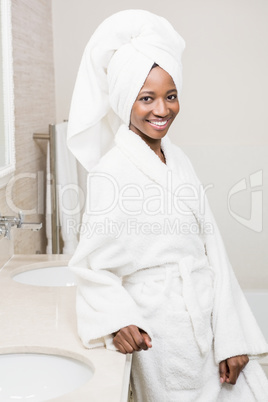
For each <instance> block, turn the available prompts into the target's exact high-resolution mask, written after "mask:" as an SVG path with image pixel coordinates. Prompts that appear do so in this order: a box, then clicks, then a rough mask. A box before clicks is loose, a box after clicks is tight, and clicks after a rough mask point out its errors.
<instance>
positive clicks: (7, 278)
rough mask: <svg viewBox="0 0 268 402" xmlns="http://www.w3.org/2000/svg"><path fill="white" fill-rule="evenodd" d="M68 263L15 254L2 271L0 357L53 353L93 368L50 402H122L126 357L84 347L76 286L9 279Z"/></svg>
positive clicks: (51, 257) (127, 370)
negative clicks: (82, 380) (77, 384)
mask: <svg viewBox="0 0 268 402" xmlns="http://www.w3.org/2000/svg"><path fill="white" fill-rule="evenodd" d="M67 262H68V259H67V258H66V256H64V255H14V256H13V257H12V258H11V259H10V260H9V261H8V262H7V263H6V264H5V265H4V266H3V268H2V269H1V270H0V297H1V303H0V328H1V342H0V354H5V353H24V352H28V353H47V354H56V355H61V356H67V357H72V358H77V359H79V360H81V361H83V362H85V363H89V364H90V365H93V367H94V370H95V371H94V375H93V377H92V378H91V379H90V380H89V381H88V382H87V383H86V384H84V385H83V386H82V387H80V388H78V389H77V390H75V391H73V392H71V393H69V394H66V395H63V396H61V397H58V398H56V399H53V401H58V402H63V401H64V402H74V401H75V402H76V401H79V402H83V401H93V402H105V401H109V402H123V401H124V402H126V401H127V393H128V381H129V374H130V364H131V362H130V357H129V355H123V354H120V353H119V352H113V351H109V350H107V349H105V348H96V349H90V350H88V349H86V348H84V347H83V345H82V344H81V342H80V339H79V337H78V336H77V331H76V315H75V293H76V287H75V286H72V287H39V286H31V285H24V284H20V283H17V282H15V281H14V280H13V279H12V277H13V276H14V275H15V274H17V273H19V272H23V271H26V270H30V269H34V268H38V267H41V266H42V267H43V266H51V265H66V264H67Z"/></svg>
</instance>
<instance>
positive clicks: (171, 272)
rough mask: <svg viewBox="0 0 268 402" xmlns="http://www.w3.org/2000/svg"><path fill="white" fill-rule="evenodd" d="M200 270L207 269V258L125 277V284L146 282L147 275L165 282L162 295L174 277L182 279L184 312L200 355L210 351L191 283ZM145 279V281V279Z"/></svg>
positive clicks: (160, 267)
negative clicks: (194, 273) (195, 273)
mask: <svg viewBox="0 0 268 402" xmlns="http://www.w3.org/2000/svg"><path fill="white" fill-rule="evenodd" d="M200 269H206V270H207V269H209V270H211V267H210V266H209V265H208V261H207V258H200V259H196V258H194V257H192V256H187V257H183V258H181V260H180V261H179V264H176V265H175V264H172V266H169V264H167V266H165V267H163V266H159V267H154V268H146V269H142V270H140V271H136V272H135V273H134V274H131V275H129V277H128V278H126V277H125V280H126V281H127V282H132V283H138V282H141V281H143V280H146V281H148V275H150V274H152V272H153V276H152V277H153V278H154V279H163V280H165V288H164V289H165V290H164V293H166V294H168V293H169V289H170V286H172V281H173V278H174V277H181V279H182V297H183V300H184V303H185V307H186V310H187V312H188V314H189V316H190V320H191V324H192V327H193V331H194V335H195V339H196V342H197V345H198V347H199V350H200V352H201V354H202V355H203V354H206V353H207V352H208V351H209V349H210V344H209V340H208V332H209V331H208V325H209V324H208V321H207V319H205V317H204V312H202V310H201V307H200V304H199V302H198V298H197V296H196V293H197V292H196V290H195V288H194V284H193V281H192V275H191V274H192V273H193V272H194V271H197V270H200ZM145 278H146V279H145Z"/></svg>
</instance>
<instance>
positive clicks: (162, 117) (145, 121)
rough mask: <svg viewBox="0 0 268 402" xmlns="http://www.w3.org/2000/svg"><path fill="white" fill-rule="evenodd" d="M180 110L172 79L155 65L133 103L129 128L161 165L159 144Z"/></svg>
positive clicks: (163, 159)
mask: <svg viewBox="0 0 268 402" xmlns="http://www.w3.org/2000/svg"><path fill="white" fill-rule="evenodd" d="M179 111H180V105H179V101H178V96H177V89H176V86H175V84H174V81H173V79H172V77H171V76H170V75H169V74H168V73H167V72H166V71H165V70H163V69H162V68H161V67H159V66H157V65H155V64H154V65H153V68H152V69H151V71H150V73H149V74H148V77H147V78H146V80H145V83H144V85H143V86H142V88H141V90H140V92H139V94H138V96H137V98H136V100H135V102H134V104H133V107H132V110H131V116H130V126H129V128H130V129H131V130H132V131H133V132H134V133H136V134H138V135H139V136H140V137H141V138H142V139H143V140H144V141H145V142H146V144H147V145H149V146H150V147H151V148H152V149H153V150H154V152H156V154H157V155H158V156H159V158H160V159H161V160H162V162H164V163H165V156H164V154H163V151H162V150H161V149H160V142H161V139H162V138H163V137H164V136H165V135H166V133H167V131H168V129H169V128H170V126H171V124H172V123H173V121H174V119H175V117H176V116H177V114H178V113H179Z"/></svg>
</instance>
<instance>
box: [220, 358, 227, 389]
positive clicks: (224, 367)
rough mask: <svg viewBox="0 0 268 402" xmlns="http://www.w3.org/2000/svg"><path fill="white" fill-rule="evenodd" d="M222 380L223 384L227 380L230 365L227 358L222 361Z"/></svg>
mask: <svg viewBox="0 0 268 402" xmlns="http://www.w3.org/2000/svg"><path fill="white" fill-rule="evenodd" d="M219 369H220V382H221V383H222V384H223V383H224V382H225V381H226V380H227V373H228V366H227V362H226V360H223V361H222V362H220V365H219Z"/></svg>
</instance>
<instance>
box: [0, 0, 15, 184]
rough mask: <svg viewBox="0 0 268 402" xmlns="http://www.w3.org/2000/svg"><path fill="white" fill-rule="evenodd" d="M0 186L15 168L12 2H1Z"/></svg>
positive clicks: (7, 0)
mask: <svg viewBox="0 0 268 402" xmlns="http://www.w3.org/2000/svg"><path fill="white" fill-rule="evenodd" d="M0 6H1V7H0V15H1V19H0V24H1V26H0V28H1V30H0V33H1V36H0V117H1V118H0V186H1V185H3V184H5V182H6V179H8V178H9V175H10V173H12V172H13V171H14V170H15V149H14V94H13V68H12V37H11V2H10V0H1V3H0Z"/></svg>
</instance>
